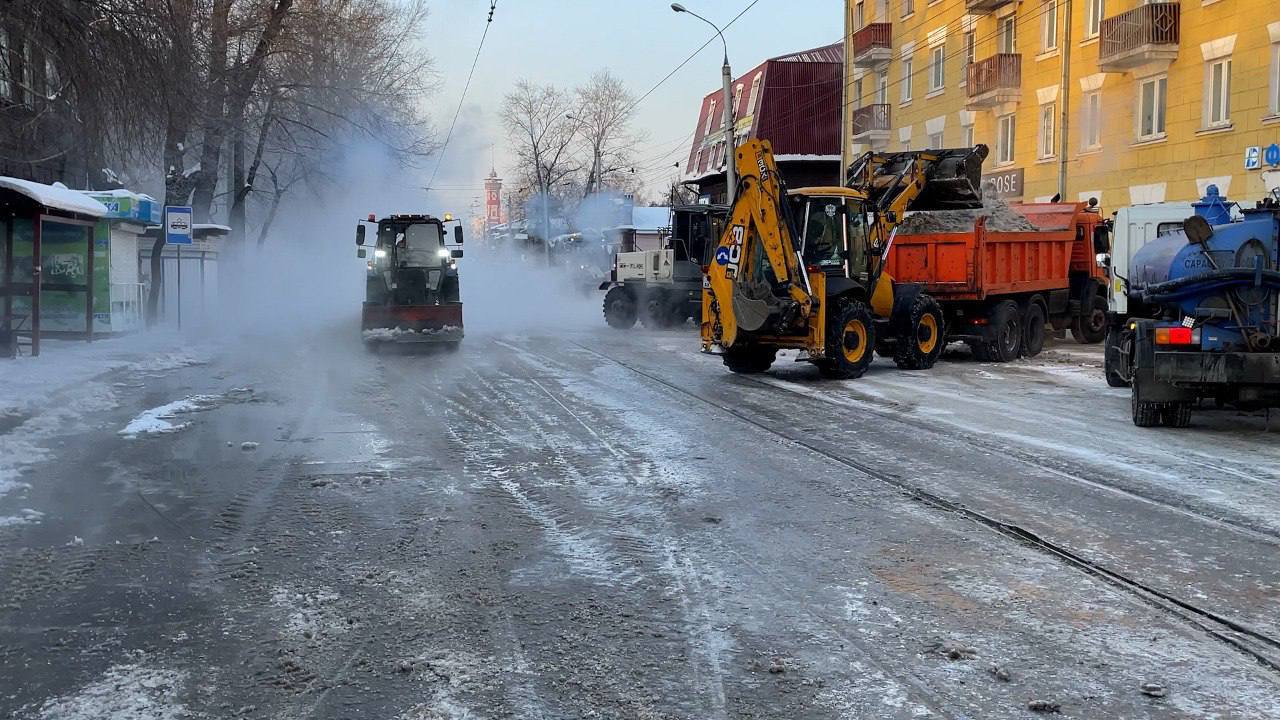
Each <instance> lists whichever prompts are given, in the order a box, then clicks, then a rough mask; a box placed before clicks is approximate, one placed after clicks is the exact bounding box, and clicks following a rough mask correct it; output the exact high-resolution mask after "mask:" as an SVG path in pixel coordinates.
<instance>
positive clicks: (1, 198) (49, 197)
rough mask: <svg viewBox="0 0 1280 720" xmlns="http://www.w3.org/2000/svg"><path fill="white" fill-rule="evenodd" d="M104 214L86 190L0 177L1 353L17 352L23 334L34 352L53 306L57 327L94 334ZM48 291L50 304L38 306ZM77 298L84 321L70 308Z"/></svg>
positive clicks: (88, 337) (37, 350)
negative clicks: (98, 230) (97, 232)
mask: <svg viewBox="0 0 1280 720" xmlns="http://www.w3.org/2000/svg"><path fill="white" fill-rule="evenodd" d="M106 214H107V208H106V206H105V205H103V204H102V203H100V202H98V201H97V200H94V199H93V198H91V197H89V196H87V195H85V194H84V193H81V192H77V191H75V190H70V189H68V188H66V187H63V186H61V185H44V184H41V183H37V182H32V181H30V180H21V179H18V178H11V177H0V233H2V235H0V242H2V243H3V247H0V263H2V264H0V302H2V303H3V304H2V305H0V312H3V315H0V357H12V356H13V355H15V354H16V353H17V352H18V343H19V338H21V337H25V338H27V339H28V343H29V345H30V351H31V354H32V355H39V354H40V337H41V324H42V319H44V320H48V319H49V318H50V317H51V312H50V311H51V310H56V311H57V331H58V332H59V334H61V335H64V336H65V335H69V334H70V335H79V334H81V333H82V334H83V337H84V339H85V340H91V339H92V338H93V323H94V305H95V294H96V288H95V285H96V283H95V278H96V275H97V274H95V272H94V261H95V255H97V251H96V247H95V243H94V229H95V227H96V225H97V223H98V221H99V219H100V218H102V217H103V216H104V215H106ZM51 249H56V252H49V251H50V250H51ZM99 274H100V273H99ZM46 293H49V294H50V296H51V297H50V299H52V300H54V301H56V305H55V307H53V308H47V307H42V302H41V301H42V299H43V297H44V295H45V294H46ZM81 294H83V300H81V298H80V297H79V296H80V295H81ZM80 302H83V305H79V303H80ZM77 306H78V307H82V308H83V318H84V323H83V325H82V326H81V325H79V324H78V321H76V320H74V319H73V317H70V316H69V315H68V313H69V309H71V310H74V308H75V307H77ZM74 312H79V311H74ZM71 314H72V315H74V313H71ZM72 327H74V328H76V329H74V330H73V329H71V328H72ZM80 327H83V331H81V330H79V329H78V328H80Z"/></svg>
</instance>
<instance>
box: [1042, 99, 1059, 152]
mask: <svg viewBox="0 0 1280 720" xmlns="http://www.w3.org/2000/svg"><path fill="white" fill-rule="evenodd" d="M1057 109H1058V106H1057V104H1055V103H1049V104H1048V105H1041V106H1040V148H1039V149H1040V159H1042V160H1043V159H1045V158H1051V157H1053V156H1054V155H1056V154H1057V149H1056V145H1055V144H1054V142H1053V139H1054V134H1053V128H1054V121H1055V116H1056V114H1057Z"/></svg>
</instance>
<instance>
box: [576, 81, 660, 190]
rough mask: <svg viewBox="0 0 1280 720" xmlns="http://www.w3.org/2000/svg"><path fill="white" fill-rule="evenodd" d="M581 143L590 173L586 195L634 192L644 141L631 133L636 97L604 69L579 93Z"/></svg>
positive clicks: (577, 110) (580, 88)
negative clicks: (637, 161) (635, 166)
mask: <svg viewBox="0 0 1280 720" xmlns="http://www.w3.org/2000/svg"><path fill="white" fill-rule="evenodd" d="M576 95H577V100H578V108H577V109H576V110H575V111H574V117H576V118H579V120H580V121H581V135H582V141H583V143H585V146H586V148H585V149H586V153H587V156H588V160H587V161H588V162H589V163H590V168H591V170H590V171H589V174H588V176H587V180H586V182H585V183H584V185H585V188H584V193H583V194H584V195H586V194H589V193H593V192H598V191H599V190H600V189H601V188H603V187H618V188H620V189H631V188H630V187H628V186H630V185H632V184H633V182H634V181H633V179H632V178H631V177H628V176H630V175H632V174H633V170H632V166H633V164H634V154H635V148H636V144H637V143H638V142H640V141H641V140H642V139H643V138H642V137H640V136H638V135H637V134H636V133H634V132H632V130H631V106H632V105H633V98H632V96H631V93H630V92H629V91H628V90H627V88H626V86H625V85H624V84H623V82H622V80H621V79H620V78H618V77H617V76H615V75H614V74H613V73H611V72H609V71H608V70H601V71H599V72H597V73H596V74H594V75H592V76H591V79H590V80H589V81H587V83H586V84H585V85H583V86H581V87H579V88H578V89H577V91H576Z"/></svg>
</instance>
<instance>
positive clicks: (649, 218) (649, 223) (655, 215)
mask: <svg viewBox="0 0 1280 720" xmlns="http://www.w3.org/2000/svg"><path fill="white" fill-rule="evenodd" d="M670 224H671V208H669V207H634V208H631V227H632V228H634V229H635V231H636V232H658V228H664V227H667V226H668V225H670Z"/></svg>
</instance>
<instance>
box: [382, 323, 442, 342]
mask: <svg viewBox="0 0 1280 720" xmlns="http://www.w3.org/2000/svg"><path fill="white" fill-rule="evenodd" d="M460 330H462V328H460V327H458V326H457V325H445V326H442V327H440V328H436V329H431V328H427V329H424V330H409V329H406V328H398V327H397V328H370V329H369V330H365V331H364V332H362V333H361V336H362V337H363V338H364V339H365V340H378V341H384V340H396V339H399V338H400V337H401V336H431V335H442V334H445V333H455V332H459V331H460Z"/></svg>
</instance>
